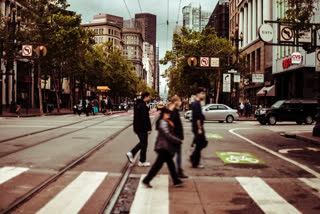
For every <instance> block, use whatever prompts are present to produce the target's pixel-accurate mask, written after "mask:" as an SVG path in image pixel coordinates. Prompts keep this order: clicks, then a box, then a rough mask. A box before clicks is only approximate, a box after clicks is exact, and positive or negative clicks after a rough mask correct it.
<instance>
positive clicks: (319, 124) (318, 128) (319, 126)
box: [312, 28, 320, 137]
mask: <svg viewBox="0 0 320 214" xmlns="http://www.w3.org/2000/svg"><path fill="white" fill-rule="evenodd" d="M313 38H314V41H315V43H314V45H315V47H316V46H317V31H316V30H315V28H314V29H313ZM316 50H317V49H316ZM315 55H317V51H315ZM317 60H318V59H317V57H315V64H314V65H315V76H316V78H317V79H316V83H317V84H316V91H317V101H318V105H317V115H316V118H315V119H316V125H315V126H314V128H313V132H312V135H313V136H315V137H320V72H317V68H316V66H317Z"/></svg>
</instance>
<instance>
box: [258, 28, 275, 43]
mask: <svg viewBox="0 0 320 214" xmlns="http://www.w3.org/2000/svg"><path fill="white" fill-rule="evenodd" d="M259 37H260V39H261V40H262V41H264V42H271V41H272V40H273V28H272V26H271V25H269V24H262V25H261V26H260V27H259Z"/></svg>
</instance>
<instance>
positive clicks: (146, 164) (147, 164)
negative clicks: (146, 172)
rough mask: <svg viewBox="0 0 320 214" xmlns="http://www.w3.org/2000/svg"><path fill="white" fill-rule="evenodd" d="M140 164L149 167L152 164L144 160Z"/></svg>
mask: <svg viewBox="0 0 320 214" xmlns="http://www.w3.org/2000/svg"><path fill="white" fill-rule="evenodd" d="M138 166H142V167H148V166H151V164H150V163H149V162H143V163H141V162H140V161H139V163H138Z"/></svg>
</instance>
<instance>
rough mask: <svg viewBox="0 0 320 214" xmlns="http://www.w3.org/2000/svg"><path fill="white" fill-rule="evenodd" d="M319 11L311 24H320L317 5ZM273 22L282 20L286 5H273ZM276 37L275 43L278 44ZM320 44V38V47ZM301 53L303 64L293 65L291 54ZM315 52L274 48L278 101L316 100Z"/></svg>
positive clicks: (319, 8)
mask: <svg viewBox="0 0 320 214" xmlns="http://www.w3.org/2000/svg"><path fill="white" fill-rule="evenodd" d="M315 7H316V8H317V10H315V11H314V12H315V13H314V16H313V17H312V20H311V23H319V22H320V5H317V4H315ZM273 8H274V11H273V20H278V19H282V18H283V17H284V16H285V11H286V10H287V8H286V7H285V5H284V4H278V3H277V2H275V1H274V3H273ZM273 29H274V34H275V35H277V34H278V28H277V25H275V24H274V25H273ZM277 42H278V41H277V38H276V37H274V43H277ZM319 44H320V37H319V39H318V45H319ZM294 52H299V53H300V54H301V55H302V62H301V63H300V64H298V65H294V64H292V61H291V54H292V53H294ZM315 58H316V56H315V52H312V53H307V52H306V51H305V50H304V49H303V48H302V47H289V46H287V47H286V46H282V47H280V46H274V47H273V66H272V74H273V77H274V79H275V81H274V82H275V95H276V99H277V100H280V99H291V98H308V99H310V98H315V97H316V91H317V89H314V81H315V74H316V72H315Z"/></svg>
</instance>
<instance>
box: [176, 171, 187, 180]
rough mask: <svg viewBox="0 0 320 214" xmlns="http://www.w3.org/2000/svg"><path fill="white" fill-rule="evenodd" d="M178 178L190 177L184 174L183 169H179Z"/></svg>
mask: <svg viewBox="0 0 320 214" xmlns="http://www.w3.org/2000/svg"><path fill="white" fill-rule="evenodd" d="M177 174H178V178H184V179H185V178H188V176H186V175H185V174H184V173H183V169H178V173H177Z"/></svg>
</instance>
